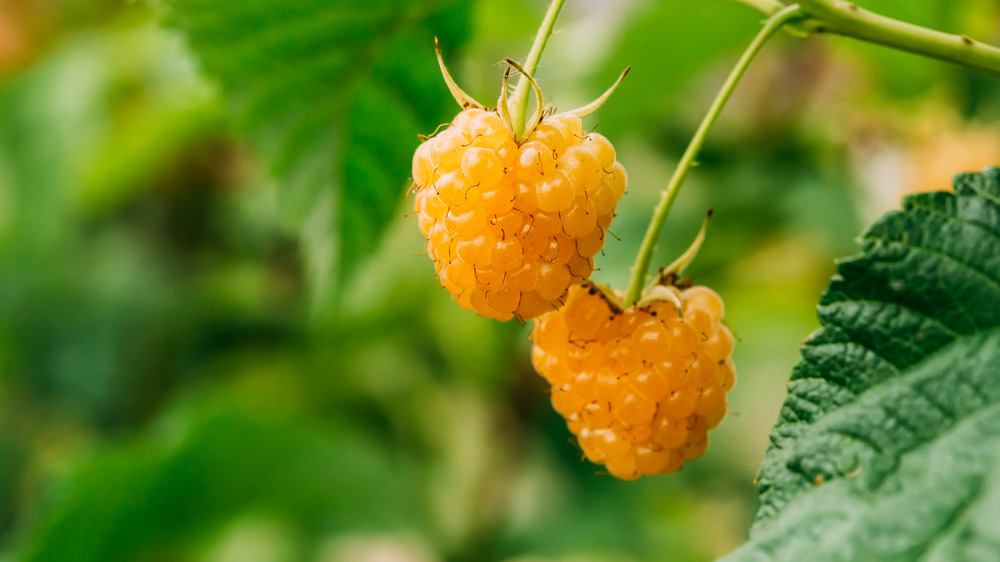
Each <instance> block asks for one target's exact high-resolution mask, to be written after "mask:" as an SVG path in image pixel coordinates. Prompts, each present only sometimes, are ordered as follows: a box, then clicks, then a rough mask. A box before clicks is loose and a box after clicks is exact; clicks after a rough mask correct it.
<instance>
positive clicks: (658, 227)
mask: <svg viewBox="0 0 1000 562" xmlns="http://www.w3.org/2000/svg"><path fill="white" fill-rule="evenodd" d="M801 17H802V12H801V11H800V10H799V7H798V6H788V7H786V8H784V9H782V10H781V11H779V12H777V13H776V14H774V15H773V16H771V17H770V18H769V19H768V20H767V22H766V23H765V24H764V27H763V29H761V30H760V32H759V33H758V34H757V36H756V37H754V40H753V41H752V42H751V43H750V46H749V47H747V49H746V51H744V52H743V56H742V57H740V60H739V62H737V63H736V67H735V68H733V70H732V71H731V72H730V73H729V77H728V78H726V82H725V83H724V84H723V85H722V89H721V90H719V93H718V94H717V95H716V97H715V101H713V102H712V106H711V107H710V108H709V110H708V114H707V115H705V118H704V119H703V120H702V122H701V125H700V126H699V127H698V130H697V132H695V134H694V138H692V139H691V143H690V144H688V147H687V150H685V151H684V155H683V156H681V160H680V162H678V163H677V169H676V170H675V171H674V175H673V176H672V177H671V178H670V182H669V183H668V184H667V188H666V189H665V190H664V191H663V195H662V196H661V198H660V202H659V203H657V205H656V208H655V209H654V210H653V219H652V221H651V222H650V223H649V228H648V229H647V230H646V235H645V237H644V238H643V240H642V246H641V247H640V248H639V255H638V256H636V260H635V265H634V266H633V268H632V278H631V280H630V281H629V286H628V294H626V296H625V306H631V305H632V304H633V303H635V302H638V300H639V299H640V297H641V295H642V288H643V287H644V286H645V284H646V274H647V273H648V272H649V265H650V263H652V261H653V253H654V252H655V251H656V242H657V240H659V238H660V231H662V230H663V224H664V223H665V222H666V220H667V214H669V212H670V207H672V206H673V203H674V199H676V198H677V193H678V191H680V188H681V185H682V184H683V183H684V179H685V178H687V175H688V172H689V171H690V170H691V166H693V165H694V162H695V160H694V159H695V157H696V156H697V155H698V151H699V150H700V149H701V145H702V144H704V142H705V137H706V136H708V132H709V131H710V130H711V129H712V125H714V124H715V121H716V119H718V117H719V114H720V113H722V108H723V107H725V105H726V102H727V101H729V97H730V96H731V95H732V93H733V91H734V90H735V89H736V85H737V84H739V82H740V79H741V78H742V77H743V74H744V73H745V72H746V70H747V68H748V67H749V66H750V62H751V61H753V59H754V57H755V56H756V55H757V53H758V52H759V51H760V49H761V47H763V46H764V44H765V43H767V40H768V39H770V38H771V36H773V35H774V34H775V32H777V31H778V30H779V29H781V27H782V26H783V25H785V24H786V23H788V22H790V21H791V20H794V19H798V18H801Z"/></svg>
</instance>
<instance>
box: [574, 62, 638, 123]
mask: <svg viewBox="0 0 1000 562" xmlns="http://www.w3.org/2000/svg"><path fill="white" fill-rule="evenodd" d="M630 70H632V67H631V66H628V67H626V68H625V70H623V71H622V73H621V75H620V76H618V79H617V80H615V83H614V84H612V85H611V87H610V88H608V89H607V90H606V91H605V92H604V93H603V94H601V96H600V97H598V98H597V99H596V100H594V101H592V102H590V103H588V104H587V105H585V106H583V107H578V108H576V109H574V110H572V111H567V112H566V113H572V114H573V115H576V116H577V117H580V118H583V117H586V116H588V115H590V114H591V113H593V112H595V111H597V110H598V109H599V108H600V107H601V106H602V105H604V102H606V101H608V98H610V97H611V94H613V93H614V92H615V89H616V88H618V85H619V84H621V83H622V80H624V79H625V77H626V76H628V73H629V71H630Z"/></svg>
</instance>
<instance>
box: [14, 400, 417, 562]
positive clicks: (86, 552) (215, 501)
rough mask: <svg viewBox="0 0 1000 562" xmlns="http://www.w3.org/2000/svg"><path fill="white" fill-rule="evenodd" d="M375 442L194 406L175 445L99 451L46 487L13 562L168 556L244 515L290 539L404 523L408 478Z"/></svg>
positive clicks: (411, 500)
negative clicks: (272, 523) (271, 523)
mask: <svg viewBox="0 0 1000 562" xmlns="http://www.w3.org/2000/svg"><path fill="white" fill-rule="evenodd" d="M374 441H375V440H374V439H373V437H372V436H370V435H365V434H364V433H361V432H359V431H358V430H356V429H354V428H352V427H350V424H345V423H343V422H341V423H339V424H338V425H337V426H329V425H328V426H324V427H311V426H307V425H306V424H304V423H302V421H301V420H294V419H290V420H286V419H278V418H272V419H268V418H266V417H263V416H261V413H260V412H247V411H243V410H241V409H239V408H236V407H232V406H211V407H208V408H205V407H202V408H199V409H198V410H197V411H196V413H195V416H194V419H193V420H192V421H191V422H190V425H189V426H188V427H187V428H186V431H185V435H184V437H183V439H181V440H180V442H179V443H176V445H175V446H170V445H169V444H168V443H163V442H162V441H161V442H152V443H147V442H140V443H131V444H126V445H122V446H118V447H115V448H111V449H109V450H106V451H104V452H102V453H100V454H98V455H95V457H94V458H93V459H92V460H90V461H88V462H85V463H83V464H82V466H80V467H78V468H77V469H75V470H74V471H72V472H71V474H70V475H69V478H68V479H67V480H66V481H65V482H64V483H63V485H62V486H61V489H58V490H55V491H56V492H58V493H56V494H53V497H52V498H51V501H50V502H49V504H50V505H48V506H46V507H47V508H48V509H44V510H43V511H42V513H43V515H42V517H41V518H40V521H39V524H38V525H37V526H36V527H35V528H34V529H33V530H32V532H31V533H29V535H28V537H27V541H26V545H25V548H24V552H23V553H22V554H23V556H22V557H19V558H18V559H19V560H26V561H32V560H76V561H81V562H83V561H90V560H92V561H95V562H97V561H104V560H177V559H188V558H189V556H186V555H185V554H186V553H188V552H189V551H190V550H192V549H196V548H197V547H198V546H199V545H202V544H204V541H205V540H206V539H210V538H211V537H212V535H213V534H215V533H218V532H220V531H222V530H223V529H224V527H225V526H226V525H227V524H230V523H232V522H234V521H236V520H237V519H239V518H240V517H241V516H245V515H246V514H247V513H263V514H267V515H269V516H271V517H275V518H278V519H279V520H280V521H282V522H284V523H286V524H290V525H293V526H294V528H295V529H296V531H297V533H298V534H299V536H301V537H302V538H304V539H311V540H312V541H313V542H318V541H320V540H321V539H322V538H323V537H325V536H329V535H330V534H335V533H341V532H347V531H352V530H359V529H363V530H366V531H371V530H385V529H391V528H403V527H408V526H410V525H412V522H413V521H415V520H418V519H419V515H418V514H417V510H418V508H417V506H418V505H419V504H418V500H417V498H416V497H415V493H414V490H415V485H414V482H413V479H412V478H408V476H411V474H410V473H409V472H407V471H406V470H405V468H406V466H407V465H405V464H403V465H400V463H398V462H393V460H398V459H392V458H391V457H390V455H388V454H387V453H386V452H384V451H383V450H381V449H379V448H378V447H376V446H375V445H374V444H373V443H374Z"/></svg>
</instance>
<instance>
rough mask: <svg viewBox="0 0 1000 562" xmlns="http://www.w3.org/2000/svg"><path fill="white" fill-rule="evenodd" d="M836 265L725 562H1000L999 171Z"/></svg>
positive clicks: (905, 219)
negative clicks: (745, 536) (756, 505)
mask: <svg viewBox="0 0 1000 562" xmlns="http://www.w3.org/2000/svg"><path fill="white" fill-rule="evenodd" d="M861 244H862V248H863V252H862V254H860V255H858V256H855V257H852V258H849V259H847V260H845V261H843V262H841V263H840V264H839V266H838V275H836V276H834V278H833V280H832V281H831V282H830V286H829V288H828V289H827V291H826V293H825V294H824V296H823V298H822V301H821V303H820V307H819V318H820V321H821V323H822V325H823V327H822V328H821V329H820V330H818V331H817V332H816V333H815V334H814V335H813V336H812V337H811V338H810V339H809V340H808V341H807V342H806V343H805V344H804V345H803V348H802V357H803V359H802V361H801V362H800V363H799V365H798V366H797V367H796V368H795V371H794V372H793V374H792V380H791V382H790V383H789V385H788V397H787V399H786V401H785V404H784V406H783V407H782V410H781V414H780V417H779V419H778V422H777V424H776V425H775V428H774V430H773V432H772V434H771V446H770V448H769V449H768V451H767V453H766V455H765V458H764V462H763V464H762V466H761V469H760V473H759V476H758V486H759V491H760V501H761V507H760V511H759V512H758V513H757V518H756V521H755V522H754V525H753V528H752V529H751V533H750V541H749V542H748V543H747V544H746V545H744V546H743V547H741V548H740V549H739V550H737V551H736V552H734V553H732V554H731V555H730V556H728V557H726V558H725V560H727V561H741V560H971V559H976V560H997V559H1000V456H998V455H1000V169H998V168H990V169H987V170H985V171H984V172H983V173H981V174H972V173H970V174H962V175H959V176H957V177H956V178H955V193H943V192H942V193H925V194H918V195H913V196H910V197H908V198H907V199H906V201H905V204H904V207H903V210H902V211H897V212H892V213H889V214H888V215H886V216H885V217H883V218H882V219H880V220H879V221H878V222H876V223H875V224H873V225H872V226H871V227H870V228H869V229H868V230H867V231H866V232H865V233H864V235H863V236H862V238H861Z"/></svg>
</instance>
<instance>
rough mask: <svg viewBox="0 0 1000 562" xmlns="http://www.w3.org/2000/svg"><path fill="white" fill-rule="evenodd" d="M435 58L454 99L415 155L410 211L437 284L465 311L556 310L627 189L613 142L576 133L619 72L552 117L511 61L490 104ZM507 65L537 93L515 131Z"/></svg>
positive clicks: (586, 266)
mask: <svg viewBox="0 0 1000 562" xmlns="http://www.w3.org/2000/svg"><path fill="white" fill-rule="evenodd" d="M438 62H439V63H440V66H441V71H442V74H443V76H444V79H445V82H446V83H447V84H448V87H449V89H450V90H451V92H452V95H453V96H454V97H455V99H456V101H458V102H459V104H460V105H461V106H462V107H463V108H464V110H463V111H462V112H461V113H459V114H458V116H457V117H455V119H454V120H453V121H452V122H451V123H450V124H449V125H448V126H447V128H445V129H444V130H443V131H441V132H440V133H439V134H437V135H435V136H433V137H431V138H429V139H427V140H426V141H425V142H423V143H422V144H421V145H420V146H419V147H417V150H416V153H415V154H414V155H413V191H414V193H415V195H416V197H415V199H414V209H415V211H416V214H417V216H418V223H419V226H420V230H421V232H423V234H424V236H425V237H426V239H427V254H428V255H429V256H430V258H431V259H432V260H433V261H434V268H435V270H436V272H437V278H438V281H439V282H440V283H441V285H442V286H443V287H444V288H445V289H447V290H448V291H449V292H450V293H451V294H452V296H453V297H454V299H455V300H456V301H457V302H458V303H459V304H460V305H462V306H463V307H464V308H466V309H469V310H474V311H476V312H478V313H480V314H482V315H483V316H486V317H488V318H494V319H497V320H509V319H511V318H514V317H516V318H518V319H519V320H523V319H527V318H534V317H536V316H538V315H540V314H543V313H545V312H548V311H551V310H554V309H556V308H557V307H558V305H559V304H560V303H561V302H562V299H563V298H564V297H565V295H566V291H567V289H568V288H569V287H570V286H572V285H575V284H578V283H582V282H584V281H586V280H587V279H588V278H589V277H590V274H591V272H592V271H593V270H594V255H596V254H597V253H598V252H600V251H601V249H602V248H603V247H604V241H605V238H606V234H607V229H608V226H609V225H610V224H611V220H612V219H613V218H614V216H615V207H616V206H617V204H618V199H619V198H621V196H622V194H623V193H624V192H625V185H626V184H627V182H628V177H627V175H626V173H625V168H624V167H623V166H622V165H621V163H620V162H618V161H617V160H616V157H615V149H614V147H613V146H612V145H611V143H610V142H608V139H606V138H604V137H603V136H601V135H599V134H597V133H584V131H583V125H582V118H583V117H584V116H586V115H588V114H589V113H591V112H592V111H594V110H596V109H597V108H598V107H600V105H601V104H602V103H604V101H605V100H606V99H607V98H608V96H609V95H610V94H611V92H612V91H614V89H615V87H616V86H617V85H618V83H620V82H621V79H622V78H624V77H625V75H626V74H627V73H628V69H626V71H625V72H624V73H622V76H621V77H620V78H619V79H618V82H616V83H615V84H614V85H613V86H612V87H611V88H610V89H609V90H608V91H607V92H605V93H604V95H602V96H601V97H600V98H598V99H597V100H595V101H594V102H592V103H590V104H588V105H586V106H584V107H581V108H578V109H575V110H572V111H568V112H564V113H558V114H553V113H554V112H553V111H552V110H551V109H549V108H545V107H544V104H543V103H542V93H541V90H540V89H539V87H538V84H537V83H536V82H535V81H534V79H533V78H532V77H531V76H530V75H529V74H528V73H526V72H525V71H524V70H523V69H522V68H521V67H520V66H519V65H518V64H517V63H516V62H514V61H512V60H510V59H507V63H508V65H509V68H508V69H507V72H506V73H505V74H504V81H503V85H502V87H501V89H500V91H501V93H500V98H499V99H498V100H497V107H496V108H495V109H488V108H486V107H485V106H483V105H482V104H480V103H478V102H476V101H475V100H473V99H472V98H471V97H469V96H468V94H466V93H465V92H463V91H462V90H461V89H460V88H459V87H458V85H457V84H455V82H454V80H452V78H451V76H450V75H449V74H448V71H447V68H446V67H445V65H444V61H443V60H442V59H441V52H440V49H439V50H438ZM511 68H514V69H516V70H517V71H519V72H521V73H522V75H523V76H524V78H525V79H526V80H527V81H528V82H530V84H531V87H532V89H533V90H534V92H535V98H536V102H537V103H536V110H535V113H534V115H533V116H532V118H531V119H530V120H528V121H527V122H523V121H522V122H521V125H522V126H523V128H524V132H523V133H521V132H518V133H517V134H515V131H517V130H518V127H517V125H516V124H515V123H514V122H512V118H511V108H510V105H509V103H508V100H507V78H508V76H509V75H510V70H511ZM521 101H522V102H524V101H526V100H525V99H522V100H521ZM520 107H521V108H523V105H522V106H520ZM522 116H523V114H522Z"/></svg>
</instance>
